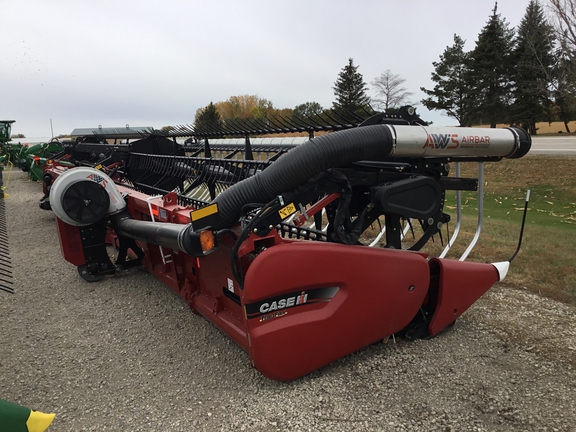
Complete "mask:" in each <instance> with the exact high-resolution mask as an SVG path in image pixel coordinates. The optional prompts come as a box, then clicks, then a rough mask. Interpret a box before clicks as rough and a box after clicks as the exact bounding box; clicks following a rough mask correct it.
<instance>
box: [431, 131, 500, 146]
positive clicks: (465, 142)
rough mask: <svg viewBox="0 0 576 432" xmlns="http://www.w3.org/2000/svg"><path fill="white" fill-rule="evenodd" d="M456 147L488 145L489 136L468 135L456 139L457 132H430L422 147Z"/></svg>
mask: <svg viewBox="0 0 576 432" xmlns="http://www.w3.org/2000/svg"><path fill="white" fill-rule="evenodd" d="M458 147H490V137H489V136H479V135H469V136H463V137H462V138H460V139H458V134H430V135H428V138H427V139H426V142H425V143H424V146H423V147H422V148H431V149H457V148H458Z"/></svg>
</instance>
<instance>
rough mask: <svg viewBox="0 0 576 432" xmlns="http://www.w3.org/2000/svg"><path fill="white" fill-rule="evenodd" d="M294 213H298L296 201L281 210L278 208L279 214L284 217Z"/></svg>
mask: <svg viewBox="0 0 576 432" xmlns="http://www.w3.org/2000/svg"><path fill="white" fill-rule="evenodd" d="M292 213H296V206H295V205H294V203H290V204H288V205H287V206H286V207H283V208H281V209H280V210H278V214H279V215H280V217H281V218H282V219H286V218H287V217H288V216H290V215H291V214H292Z"/></svg>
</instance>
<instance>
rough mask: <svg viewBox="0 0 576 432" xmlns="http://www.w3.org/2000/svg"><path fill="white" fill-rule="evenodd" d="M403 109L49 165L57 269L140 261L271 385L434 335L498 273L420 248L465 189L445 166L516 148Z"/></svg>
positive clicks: (157, 143)
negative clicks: (344, 122)
mask: <svg viewBox="0 0 576 432" xmlns="http://www.w3.org/2000/svg"><path fill="white" fill-rule="evenodd" d="M404 112H405V113H406V116H408V115H410V116H412V117H411V118H410V119H409V120H407V119H406V118H402V115H401V116H393V117H392V116H387V115H385V114H384V115H376V116H373V117H370V118H368V119H363V120H362V122H359V123H361V124H360V125H359V126H358V125H354V127H342V128H341V129H342V130H338V131H336V132H331V133H328V134H325V135H321V136H318V137H315V138H312V139H309V140H306V139H304V140H303V139H302V138H298V139H296V138H290V139H280V138H275V139H265V138H264V139H262V140H261V141H257V140H256V139H253V138H249V137H246V138H245V139H244V140H240V142H238V140H232V139H224V138H222V139H214V138H210V137H208V136H207V134H204V135H202V134H198V136H196V137H195V138H196V139H195V140H192V141H191V142H189V143H188V144H186V145H184V146H179V145H176V144H174V141H172V140H170V137H165V136H164V137H162V136H155V135H151V136H149V137H147V138H145V139H143V140H142V143H140V144H139V143H138V142H135V143H133V144H132V147H131V148H130V150H129V151H128V152H126V153H125V158H124V159H123V161H122V164H121V165H118V164H116V165H114V167H113V168H109V167H105V166H99V167H98V168H99V169H95V168H89V167H82V168H73V169H67V168H65V167H59V166H57V165H53V166H49V167H48V169H47V171H46V174H47V176H48V177H49V179H50V181H49V182H48V183H51V185H50V202H51V204H52V208H53V210H54V212H55V214H56V216H57V217H58V230H59V236H60V241H61V246H62V252H63V255H64V258H65V259H66V260H67V261H69V262H71V263H72V264H74V265H76V266H77V267H78V270H79V273H80V275H81V276H82V277H83V278H84V279H86V280H88V281H97V280H99V279H101V278H102V277H104V276H105V275H110V274H114V273H115V272H117V271H119V270H121V269H126V268H128V267H130V266H134V265H140V264H143V265H144V266H145V267H146V268H147V269H148V270H149V271H150V272H151V273H152V274H154V275H155V276H156V277H157V278H158V279H160V280H161V281H162V282H164V283H165V284H166V285H168V286H169V287H170V288H171V289H172V290H173V291H174V292H175V293H177V294H178V295H179V296H181V297H182V298H183V299H184V300H185V301H186V302H187V303H188V304H189V305H190V308H191V309H193V310H194V311H196V312H198V313H200V314H201V315H203V316H204V317H206V318H207V319H208V320H210V321H211V322H213V323H214V324H215V325H216V326H217V327H219V328H220V329H221V330H222V331H223V332H225V333H226V334H227V335H228V336H229V337H231V338H232V339H233V340H234V341H235V342H237V343H238V344H239V345H240V346H241V347H242V348H244V349H245V350H246V351H247V352H248V354H249V356H250V361H251V363H252V365H253V366H254V367H255V368H256V369H258V370H259V371H260V372H261V373H262V374H263V375H265V376H267V377H269V378H272V379H277V380H291V379H295V378H298V377H301V376H303V375H305V374H308V373H310V372H311V371H313V370H315V369H317V368H320V367H322V366H324V365H326V364H328V363H330V362H332V361H334V360H336V359H338V358H340V357H342V356H345V355H347V354H349V353H351V352H353V351H355V350H358V349H360V348H362V347H364V346H367V345H369V344H371V343H374V342H377V341H378V340H382V339H384V338H386V337H388V336H390V335H393V334H405V335H407V336H409V337H426V336H435V335H437V334H438V333H439V332H440V331H442V330H443V329H444V328H446V327H447V326H449V325H451V324H452V323H454V321H455V320H456V319H457V318H458V317H459V316H460V315H461V314H462V313H463V312H464V311H465V310H466V309H467V308H468V307H470V306H471V305H472V304H473V303H474V302H475V301H476V300H477V299H478V298H479V297H480V296H482V294H484V293H485V292H486V291H487V290H488V289H490V287H492V286H493V285H494V284H495V283H496V282H498V281H499V280H501V279H503V277H504V276H505V274H506V271H507V269H508V264H509V263H508V262H506V261H505V262H502V263H495V264H484V263H471V262H465V261H460V260H450V259H445V258H430V257H429V256H428V255H427V254H425V253H423V252H421V249H422V247H423V246H424V245H425V243H426V242H427V241H428V240H429V239H430V238H432V236H434V235H436V234H438V233H439V232H441V229H442V226H443V225H444V224H446V223H447V222H448V221H449V220H450V216H449V215H448V214H447V213H445V212H444V207H445V205H444V200H445V193H446V191H447V190H458V191H459V190H478V189H479V185H478V181H477V179H465V178H460V177H453V176H452V177H451V176H449V163H451V162H456V163H460V162H471V161H472V162H478V163H480V164H482V163H484V162H486V161H498V160H500V159H502V158H504V157H506V158H518V157H522V156H524V155H525V154H526V153H527V152H528V151H529V149H530V137H529V136H528V135H527V134H526V132H524V131H523V130H521V129H516V128H506V129H478V128H442V127H429V126H426V125H425V123H424V122H423V121H421V120H419V119H417V116H415V113H414V111H413V110H411V111H409V110H407V109H406V110H405V111H404ZM415 118H416V120H415ZM333 129H334V130H337V129H338V128H337V127H334V128H333ZM192 132H194V131H189V133H190V134H192ZM176 133H180V134H184V133H187V132H184V131H183V128H179V132H176ZM289 140H292V141H289ZM302 141H305V142H302ZM139 146H140V151H137V149H138V147H139ZM108 174H110V175H108ZM480 189H481V188H480ZM375 224H380V225H381V226H382V228H381V229H380V230H379V233H378V235H377V236H374V235H368V229H369V228H370V227H371V226H373V225H375ZM410 227H412V228H414V227H420V228H419V229H418V230H417V231H418V232H419V234H418V235H417V236H416V238H415V239H413V240H410V241H409V240H408V237H409V236H407V235H405V234H406V232H407V231H408V230H409V229H410ZM453 241H454V237H453V238H452V240H451V243H453ZM110 243H112V244H114V245H116V246H117V247H118V249H119V251H118V259H117V260H116V261H115V262H112V261H111V259H110V257H109V256H108V253H107V244H110ZM406 249H407V250H406Z"/></svg>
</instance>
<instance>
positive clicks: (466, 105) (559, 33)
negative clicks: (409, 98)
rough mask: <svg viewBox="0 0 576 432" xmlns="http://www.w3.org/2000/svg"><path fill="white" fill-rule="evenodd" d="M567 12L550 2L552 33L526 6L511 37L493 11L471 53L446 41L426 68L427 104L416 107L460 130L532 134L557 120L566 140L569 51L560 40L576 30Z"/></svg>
mask: <svg viewBox="0 0 576 432" xmlns="http://www.w3.org/2000/svg"><path fill="white" fill-rule="evenodd" d="M568 3H572V13H571V15H570V12H569V9H565V7H566V5H567V4H568ZM574 4H575V3H574V0H550V6H551V8H552V12H553V15H554V16H560V17H563V18H564V19H565V21H560V24H559V25H558V26H556V27H555V26H554V25H552V24H551V23H550V22H549V21H548V19H547V18H546V14H545V13H544V10H543V7H542V6H541V5H540V4H539V3H538V2H537V1H536V0H531V1H530V2H529V4H528V7H527V8H526V13H525V15H524V17H523V18H522V21H521V22H520V25H519V26H518V29H517V30H516V31H515V30H513V29H510V28H509V26H508V24H507V23H506V21H505V19H503V18H502V17H501V16H500V15H499V14H498V9H497V4H496V5H495V6H494V9H493V11H492V15H491V16H490V18H489V20H488V22H487V24H486V26H485V27H484V28H483V29H482V31H481V32H480V34H479V35H478V41H477V42H476V46H475V48H474V49H473V50H472V51H470V52H466V51H464V43H465V41H464V40H462V38H460V37H459V36H458V35H454V44H453V45H452V46H449V47H447V48H446V50H445V51H444V53H443V54H442V55H441V56H440V61H438V62H434V63H433V66H434V72H432V81H434V82H435V83H436V84H435V86H434V88H433V89H426V88H423V87H422V88H421V90H422V91H423V92H424V93H425V94H426V95H427V96H428V97H427V98H425V99H423V100H422V104H423V105H424V106H425V107H427V108H428V109H431V110H441V111H444V112H445V113H446V114H447V115H448V116H450V117H453V118H454V119H456V120H457V121H458V122H459V123H460V125H461V126H471V125H473V124H489V125H490V126H491V127H495V126H496V124H497V123H506V124H513V125H518V126H522V127H524V128H525V129H526V130H528V131H529V132H530V133H531V134H535V133H536V123H537V122H540V121H553V120H560V121H563V122H564V124H565V127H566V131H567V132H570V129H569V127H568V122H569V121H570V120H572V119H573V118H574V117H575V115H576V86H575V84H576V83H575V77H576V75H575V74H574V72H575V65H576V63H574V52H575V51H574V47H575V46H576V45H575V44H574V43H571V46H569V39H568V38H567V37H566V36H568V35H570V31H571V30H572V31H573V30H575V29H576V26H574V20H575V15H574ZM554 7H556V8H557V9H556V11H555V10H554ZM557 13H558V14H557ZM570 19H571V20H573V22H571V23H567V22H568V21H569V20H570ZM557 24H558V23H557ZM562 26H563V27H562ZM570 29H571V30H570ZM573 41H574V42H576V37H575V38H574V39H573Z"/></svg>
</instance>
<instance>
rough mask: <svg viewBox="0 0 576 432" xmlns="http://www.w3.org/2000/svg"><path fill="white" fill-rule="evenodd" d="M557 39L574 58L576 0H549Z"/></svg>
mask: <svg viewBox="0 0 576 432" xmlns="http://www.w3.org/2000/svg"><path fill="white" fill-rule="evenodd" d="M548 3H549V4H548V7H549V10H550V12H551V14H552V16H553V19H554V28H555V29H556V33H557V40H558V41H559V42H560V44H561V45H562V49H563V51H564V52H565V53H566V54H568V55H569V56H570V58H571V59H572V60H574V59H575V57H576V0H548Z"/></svg>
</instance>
